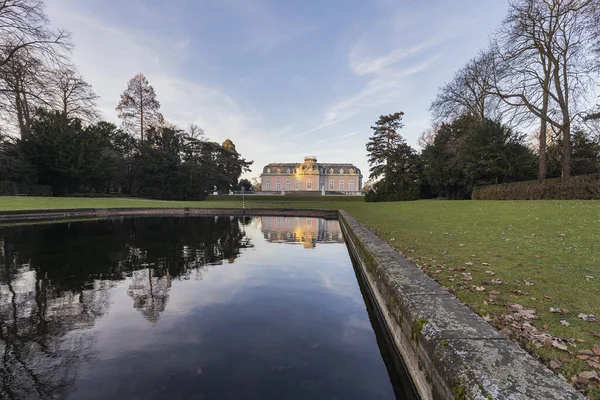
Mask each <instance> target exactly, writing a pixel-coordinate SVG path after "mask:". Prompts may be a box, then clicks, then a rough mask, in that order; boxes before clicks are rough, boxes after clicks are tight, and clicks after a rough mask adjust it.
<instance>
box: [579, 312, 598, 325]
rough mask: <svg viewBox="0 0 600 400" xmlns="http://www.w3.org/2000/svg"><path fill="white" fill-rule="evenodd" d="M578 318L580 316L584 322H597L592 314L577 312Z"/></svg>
mask: <svg viewBox="0 0 600 400" xmlns="http://www.w3.org/2000/svg"><path fill="white" fill-rule="evenodd" d="M578 317H579V318H581V319H582V320H584V321H586V322H592V323H595V324H597V323H598V318H596V317H595V316H594V315H593V314H583V313H581V314H579V315H578Z"/></svg>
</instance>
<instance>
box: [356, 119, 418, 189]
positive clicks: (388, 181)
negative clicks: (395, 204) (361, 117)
mask: <svg viewBox="0 0 600 400" xmlns="http://www.w3.org/2000/svg"><path fill="white" fill-rule="evenodd" d="M403 115H404V113H402V112H397V113H395V114H390V115H382V116H380V117H379V120H378V121H377V122H376V123H375V126H372V127H371V129H373V131H374V132H373V136H371V137H370V138H369V142H368V143H367V151H368V152H369V165H370V166H371V176H370V178H371V179H378V181H377V182H376V183H375V184H374V186H373V190H372V191H371V192H369V194H368V195H367V198H366V199H367V201H398V200H415V199H418V198H419V187H420V181H421V180H420V176H421V163H420V159H419V156H418V155H417V154H416V152H415V150H414V149H413V148H411V147H410V146H409V145H408V144H406V141H405V140H404V139H403V138H402V136H401V135H400V134H399V133H398V130H399V129H401V128H402V126H403V124H402V116H403Z"/></svg>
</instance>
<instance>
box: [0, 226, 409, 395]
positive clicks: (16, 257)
mask: <svg viewBox="0 0 600 400" xmlns="http://www.w3.org/2000/svg"><path fill="white" fill-rule="evenodd" d="M370 313H371V317H370ZM372 318H373V317H372V311H370V310H368V307H367V306H366V305H365V300H364V299H363V294H362V292H361V288H360V286H359V283H358V281H357V276H356V275H355V272H354V268H353V265H352V261H351V259H350V256H349V255H348V250H347V248H346V246H345V243H344V238H343V235H342V233H341V231H340V227H339V223H338V222H337V221H329V220H323V219H317V218H295V217H253V218H251V217H244V218H243V219H242V218H232V217H185V218H183V217H180V218H177V217H144V218H125V219H107V220H99V221H86V222H84V221H79V222H70V223H69V222H61V223H50V224H40V225H22V226H13V227H2V228H0V353H1V360H0V379H1V382H0V398H1V399H27V400H29V399H111V400H116V399H140V400H142V399H143V400H147V399H395V398H412V397H410V396H409V395H407V397H404V395H403V393H405V392H406V393H408V392H409V391H410V390H409V389H407V388H402V387H400V386H401V385H400V384H398V383H397V381H396V377H395V375H396V373H395V372H391V370H388V368H387V367H386V364H388V366H389V362H386V361H384V360H387V358H386V354H385V351H384V350H385V349H384V348H385V345H384V344H383V343H382V340H381V338H380V336H381V334H380V333H379V332H378V330H377V328H375V329H374V325H375V324H372V322H371V319H372ZM382 351H383V352H382Z"/></svg>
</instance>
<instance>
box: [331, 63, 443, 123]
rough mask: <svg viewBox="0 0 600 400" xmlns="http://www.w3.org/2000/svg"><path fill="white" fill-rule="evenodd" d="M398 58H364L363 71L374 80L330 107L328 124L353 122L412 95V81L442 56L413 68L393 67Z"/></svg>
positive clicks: (411, 66) (415, 65)
mask: <svg viewBox="0 0 600 400" xmlns="http://www.w3.org/2000/svg"><path fill="white" fill-rule="evenodd" d="M394 53H398V51H395V52H394ZM415 54H416V53H415ZM395 57H396V56H388V57H384V58H382V59H380V60H384V59H385V58H387V60H385V61H374V62H373V61H369V60H368V59H364V60H363V61H362V63H361V65H362V66H363V67H362V68H364V70H367V69H368V70H370V71H371V74H373V75H374V76H373V78H371V80H369V82H368V83H367V84H366V86H365V87H364V88H363V89H361V90H360V91H358V92H357V93H355V94H353V95H351V96H349V97H347V98H345V99H343V100H340V101H338V102H337V103H335V104H334V105H332V106H330V107H329V108H328V109H327V111H326V113H325V119H324V123H328V122H329V121H336V120H343V119H349V118H352V117H354V116H356V115H358V114H360V113H361V112H363V111H365V110H367V109H373V108H379V107H381V106H384V105H387V104H391V103H393V102H394V101H396V100H399V99H401V98H405V97H407V96H409V95H410V91H411V88H412V87H413V84H412V82H411V80H410V78H411V77H413V76H414V75H417V74H419V73H421V72H423V71H425V70H426V69H427V68H429V67H430V66H431V65H432V64H433V63H434V62H435V61H436V60H437V59H438V58H439V54H438V55H434V56H432V57H430V58H428V59H427V60H425V61H423V62H420V63H418V64H414V65H409V66H393V65H392V64H389V63H390V62H391V61H389V60H390V59H394V58H395ZM369 65H370V66H369ZM367 66H369V67H367ZM384 66H385V67H384Z"/></svg>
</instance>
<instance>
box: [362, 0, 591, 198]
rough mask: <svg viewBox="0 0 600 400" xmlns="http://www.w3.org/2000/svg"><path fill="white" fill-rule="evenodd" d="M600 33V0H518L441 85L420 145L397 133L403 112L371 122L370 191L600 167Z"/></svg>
mask: <svg viewBox="0 0 600 400" xmlns="http://www.w3.org/2000/svg"><path fill="white" fill-rule="evenodd" d="M599 38H600V1H598V0H511V1H510V2H509V9H508V13H507V15H506V16H505V18H504V20H503V22H502V24H501V26H500V27H499V28H498V29H497V30H496V31H495V32H494V33H493V34H492V35H491V37H490V41H489V44H488V46H487V47H486V48H484V49H482V50H481V51H480V52H479V54H478V55H477V56H476V57H474V58H473V59H471V60H470V61H468V62H467V64H466V65H465V66H464V67H462V68H461V69H460V70H458V71H457V72H456V73H455V75H454V77H453V78H452V80H451V81H450V82H448V83H446V84H445V85H443V86H442V87H441V88H440V89H439V91H438V94H437V96H436V98H435V99H434V101H433V102H432V103H431V106H430V111H431V113H432V116H433V120H432V128H431V129H430V130H429V131H427V132H425V133H424V134H423V135H422V136H421V138H420V139H419V144H420V146H421V147H422V148H423V150H422V151H421V152H420V153H418V152H417V151H416V150H415V149H413V148H411V147H410V146H408V145H407V144H406V142H405V141H404V140H403V139H402V137H401V135H400V134H399V133H398V130H399V129H401V128H402V122H401V121H402V115H403V114H402V113H396V114H391V115H384V116H381V117H380V119H379V120H378V121H377V123H376V125H375V126H374V127H372V129H373V130H374V134H373V136H372V137H371V138H370V140H369V142H368V143H367V151H368V152H369V156H370V158H369V164H370V166H371V170H372V174H371V179H372V181H374V182H375V183H374V184H373V186H372V189H374V190H373V191H372V192H371V193H370V196H369V198H370V199H371V200H401V199H415V198H419V197H434V196H443V197H448V198H469V197H470V193H471V191H472V188H473V187H474V186H476V185H486V184H495V183H507V182H513V181H520V180H531V179H536V178H537V179H539V180H540V181H541V180H544V179H546V178H553V177H563V178H565V179H567V178H569V177H570V176H572V175H580V174H589V173H597V172H600V163H599V159H600V130H599V129H598V124H599V123H600V102H599V101H598V99H596V98H594V96H595V94H594V91H595V87H596V85H597V83H596V82H595V79H597V77H598V75H599V74H600V39H599ZM531 139H533V141H532V140H531Z"/></svg>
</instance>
